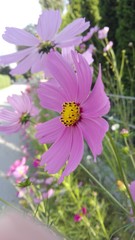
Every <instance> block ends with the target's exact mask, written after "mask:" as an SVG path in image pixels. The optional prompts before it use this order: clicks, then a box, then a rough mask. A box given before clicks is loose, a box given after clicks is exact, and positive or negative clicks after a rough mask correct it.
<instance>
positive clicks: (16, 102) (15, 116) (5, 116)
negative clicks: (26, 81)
mask: <svg viewBox="0 0 135 240" xmlns="http://www.w3.org/2000/svg"><path fill="white" fill-rule="evenodd" d="M7 101H8V103H9V104H10V105H11V107H12V108H14V111H13V110H7V109H2V110H0V120H4V121H5V122H4V125H2V126H1V124H0V131H1V132H5V133H7V134H9V133H15V132H18V131H19V130H20V129H21V128H22V127H23V126H24V127H26V126H27V124H28V123H29V121H30V118H31V117H33V116H35V115H37V114H38V109H37V108H36V107H35V106H34V105H33V103H32V101H31V99H30V97H29V96H28V94H27V93H22V94H21V95H16V94H14V95H12V96H11V97H10V96H9V97H8V98H7Z"/></svg>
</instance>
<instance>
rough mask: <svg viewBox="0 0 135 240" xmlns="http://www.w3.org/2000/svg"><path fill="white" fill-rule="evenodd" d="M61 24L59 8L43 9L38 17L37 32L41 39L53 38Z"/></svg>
mask: <svg viewBox="0 0 135 240" xmlns="http://www.w3.org/2000/svg"><path fill="white" fill-rule="evenodd" d="M60 25H61V16H60V11H59V10H45V11H44V12H43V13H42V15H41V16H40V17H39V20H38V25H37V32H38V34H39V36H40V37H41V38H42V40H43V41H48V40H50V41H51V40H53V38H54V36H55V34H56V33H57V31H58V29H59V27H60Z"/></svg>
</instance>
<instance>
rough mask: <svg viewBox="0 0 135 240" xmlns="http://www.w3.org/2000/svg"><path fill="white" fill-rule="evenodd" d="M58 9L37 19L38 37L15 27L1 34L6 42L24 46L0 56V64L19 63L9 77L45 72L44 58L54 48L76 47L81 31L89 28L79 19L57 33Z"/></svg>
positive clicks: (59, 24) (59, 18)
mask: <svg viewBox="0 0 135 240" xmlns="http://www.w3.org/2000/svg"><path fill="white" fill-rule="evenodd" d="M61 22H62V19H61V16H60V11H59V10H45V11H44V12H43V13H42V14H41V16H40V17H39V20H38V24H37V29H36V30H37V36H34V35H32V34H31V33H29V32H27V31H25V30H23V29H18V28H13V27H7V28H6V32H5V33H4V34H3V38H4V40H5V41H7V42H9V43H12V44H16V45H19V46H21V45H22V46H26V48H25V49H24V50H20V51H18V52H16V53H12V54H9V55H5V56H1V57H0V65H1V64H9V63H14V62H19V63H18V65H17V67H16V68H15V69H13V70H12V71H11V74H12V75H15V74H23V73H25V72H27V71H28V70H29V69H31V72H32V73H34V72H39V71H43V70H44V68H45V67H44V61H45V59H46V55H47V53H48V52H50V50H51V49H54V48H55V47H59V48H62V47H69V46H72V45H75V46H76V45H79V44H80V43H81V41H82V36H78V35H79V34H81V33H82V32H84V31H85V30H86V29H87V28H88V27H89V26H90V23H89V22H85V19H84V18H78V19H76V20H74V21H73V22H72V23H70V24H69V25H68V26H66V27H65V28H64V29H63V30H61V31H60V32H59V33H58V30H59V28H60V26H61Z"/></svg>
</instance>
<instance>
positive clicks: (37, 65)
mask: <svg viewBox="0 0 135 240" xmlns="http://www.w3.org/2000/svg"><path fill="white" fill-rule="evenodd" d="M44 55H45V54H44ZM42 56H43V55H42V54H40V53H38V52H37V53H36V54H35V61H34V62H33V64H32V67H31V73H37V72H41V71H43V69H44V66H43V63H42Z"/></svg>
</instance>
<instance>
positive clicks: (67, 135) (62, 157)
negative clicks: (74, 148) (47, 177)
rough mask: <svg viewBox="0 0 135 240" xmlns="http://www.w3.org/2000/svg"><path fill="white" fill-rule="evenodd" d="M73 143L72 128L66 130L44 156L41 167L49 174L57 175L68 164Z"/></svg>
mask: <svg viewBox="0 0 135 240" xmlns="http://www.w3.org/2000/svg"><path fill="white" fill-rule="evenodd" d="M71 143H72V128H65V129H64V130H63V131H62V132H61V136H60V137H59V139H58V140H57V141H56V142H55V143H54V144H53V145H52V146H51V147H50V149H49V150H48V151H47V152H45V153H44V154H43V155H42V160H41V165H44V164H46V167H45V170H47V171H48V173H50V174H53V173H57V172H58V171H59V170H60V169H61V168H62V167H63V166H64V165H65V163H66V160H67V159H68V156H69V154H70V149H71Z"/></svg>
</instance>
